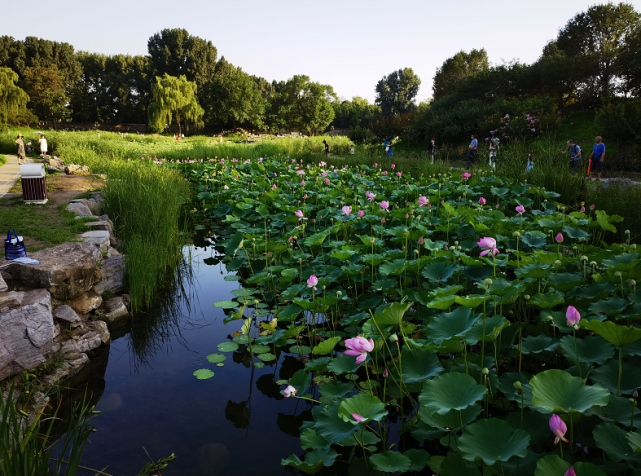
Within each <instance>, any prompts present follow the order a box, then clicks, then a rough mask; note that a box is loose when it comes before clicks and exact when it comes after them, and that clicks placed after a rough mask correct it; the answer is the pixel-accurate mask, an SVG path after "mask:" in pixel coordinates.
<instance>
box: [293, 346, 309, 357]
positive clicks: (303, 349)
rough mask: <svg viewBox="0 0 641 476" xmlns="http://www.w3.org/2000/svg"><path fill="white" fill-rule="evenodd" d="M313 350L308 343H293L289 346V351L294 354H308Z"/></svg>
mask: <svg viewBox="0 0 641 476" xmlns="http://www.w3.org/2000/svg"><path fill="white" fill-rule="evenodd" d="M311 351H312V348H311V347H310V346H308V345H293V346H291V347H290V348H289V352H291V353H292V354H300V355H307V354H309V353H310V352H311Z"/></svg>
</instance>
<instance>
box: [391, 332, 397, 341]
mask: <svg viewBox="0 0 641 476" xmlns="http://www.w3.org/2000/svg"><path fill="white" fill-rule="evenodd" d="M389 340H390V341H391V342H398V336H397V335H396V334H392V335H391V336H389Z"/></svg>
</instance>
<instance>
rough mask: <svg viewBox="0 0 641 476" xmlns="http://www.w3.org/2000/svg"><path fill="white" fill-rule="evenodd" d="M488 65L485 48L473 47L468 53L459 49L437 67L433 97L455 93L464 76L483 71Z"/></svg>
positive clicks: (438, 97)
mask: <svg viewBox="0 0 641 476" xmlns="http://www.w3.org/2000/svg"><path fill="white" fill-rule="evenodd" d="M488 67H489V61H488V59H487V52H486V51H485V49H480V50H476V49H474V50H472V51H470V52H469V53H466V52H465V51H462V50H461V51H459V52H458V53H456V54H455V55H454V56H452V57H451V58H448V59H446V60H445V61H444V62H443V64H442V65H441V67H440V68H437V70H436V74H435V75H434V85H433V87H432V90H433V92H434V99H435V100H438V99H441V98H443V97H445V96H448V95H450V94H453V93H455V92H456V90H457V88H458V87H459V86H460V85H461V84H462V83H463V81H464V80H465V78H467V77H469V76H473V75H475V74H477V73H480V72H481V71H485V70H486V69H488Z"/></svg>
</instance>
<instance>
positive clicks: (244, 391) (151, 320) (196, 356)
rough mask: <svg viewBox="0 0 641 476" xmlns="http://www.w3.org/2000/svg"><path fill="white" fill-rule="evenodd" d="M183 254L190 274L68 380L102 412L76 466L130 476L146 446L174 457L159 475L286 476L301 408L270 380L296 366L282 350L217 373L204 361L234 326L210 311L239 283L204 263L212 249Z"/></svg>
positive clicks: (236, 359) (234, 359) (235, 361)
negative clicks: (201, 375)
mask: <svg viewBox="0 0 641 476" xmlns="http://www.w3.org/2000/svg"><path fill="white" fill-rule="evenodd" d="M186 253H187V254H188V255H189V254H190V255H191V260H192V267H191V269H192V272H193V276H192V277H191V278H189V279H182V281H181V282H182V285H181V284H180V283H176V285H175V286H173V287H172V291H171V292H168V293H167V295H168V296H167V297H166V298H165V300H163V301H159V303H158V304H157V305H156V306H154V309H151V310H150V311H149V312H148V314H147V315H142V314H138V315H137V316H136V318H135V321H134V322H133V323H132V324H131V326H130V327H128V328H125V329H122V330H120V331H116V332H114V333H113V335H112V339H113V341H112V343H111V346H110V347H109V349H105V350H104V351H103V352H102V353H99V354H98V355H97V356H95V358H94V360H93V361H92V364H91V366H88V367H87V368H85V370H84V371H83V372H82V373H81V374H80V375H78V376H77V377H76V378H75V379H74V380H73V381H71V382H68V385H71V386H73V387H74V388H75V392H74V394H75V398H78V396H79V395H81V394H82V392H84V389H85V388H87V389H88V391H89V392H90V393H91V395H92V398H93V399H94V400H97V404H96V409H97V410H101V411H102V412H103V413H102V414H101V415H100V416H99V417H98V418H97V419H96V421H95V425H96V428H97V430H98V432H97V433H95V434H94V435H93V436H92V437H91V442H90V444H89V445H88V446H87V449H86V451H85V455H84V458H83V465H86V466H89V467H91V468H96V469H101V470H102V469H103V468H105V467H107V469H106V470H105V472H107V473H109V474H112V475H114V476H121V475H122V476H124V475H127V476H129V475H135V474H137V473H138V471H139V469H140V468H141V467H142V466H143V465H144V464H145V463H146V462H148V461H149V458H148V456H147V454H146V453H145V450H144V449H143V447H144V448H145V449H146V450H147V451H148V452H149V454H150V455H151V457H152V458H153V459H154V460H157V459H158V458H160V457H164V456H169V455H170V454H171V453H175V454H176V456H177V457H178V459H177V460H175V461H174V462H173V463H172V464H171V465H170V466H169V468H167V469H166V470H164V471H163V475H172V474H176V475H178V474H181V475H203V476H207V475H211V476H214V475H219V476H227V475H229V476H231V475H234V476H237V475H238V473H239V472H242V473H244V474H260V475H261V476H262V475H264V476H267V475H271V474H281V475H282V474H284V473H285V472H288V471H287V470H286V469H284V468H283V467H282V466H281V465H280V460H281V458H285V457H287V456H289V455H290V454H291V453H296V454H298V455H302V453H303V451H302V450H301V449H300V441H299V438H298V434H299V427H300V425H301V423H302V421H303V418H304V417H305V416H306V415H307V410H308V407H307V406H306V404H305V402H304V401H301V400H295V399H285V398H283V397H282V396H281V395H280V393H279V391H280V389H281V388H284V387H282V386H278V385H277V384H276V383H275V382H276V380H280V379H287V378H289V377H291V375H292V374H293V373H294V372H295V371H296V370H298V369H299V368H301V367H302V363H301V362H299V361H298V360H296V359H295V358H294V357H293V356H291V355H287V354H280V355H278V359H277V360H276V361H275V362H270V363H269V364H271V365H267V364H266V365H265V367H264V368H262V369H259V370H252V368H251V366H250V365H249V360H248V356H247V355H243V354H242V353H241V352H236V353H234V354H231V353H227V354H225V355H227V360H226V362H225V365H224V366H223V367H216V365H215V364H210V363H209V362H207V361H206V359H205V357H206V356H207V355H208V354H211V353H215V352H218V351H217V349H216V346H217V344H218V343H220V342H223V341H226V340H228V338H227V336H228V335H229V334H231V333H233V332H235V331H237V330H239V329H240V323H239V321H236V322H232V323H230V324H229V325H228V326H225V325H224V324H223V318H224V313H223V310H222V309H217V308H214V307H213V306H212V304H213V303H214V302H216V301H219V300H225V299H232V298H233V296H232V295H231V294H230V292H231V291H232V290H234V289H237V288H238V287H239V284H238V283H237V282H227V281H224V280H223V278H224V276H225V275H226V272H225V271H224V266H222V267H221V265H220V264H210V265H208V264H205V259H207V258H210V257H211V255H212V253H213V251H212V250H211V249H205V250H203V248H195V247H190V248H188V249H186ZM207 262H208V263H213V262H215V260H214V259H211V258H210V259H207ZM221 270H222V271H223V274H221ZM119 334H120V335H119ZM200 368H208V369H210V370H212V371H213V372H215V374H216V375H215V376H214V377H213V378H211V379H209V380H204V381H200V380H197V379H196V378H195V377H193V375H192V373H193V372H194V371H195V370H198V369H200ZM80 398H81V397H80ZM69 399H70V398H68V400H69ZM79 474H85V475H89V474H94V473H90V472H84V473H82V472H81V473H79Z"/></svg>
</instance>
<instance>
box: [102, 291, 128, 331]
mask: <svg viewBox="0 0 641 476" xmlns="http://www.w3.org/2000/svg"><path fill="white" fill-rule="evenodd" d="M101 310H102V315H100V319H102V320H103V321H105V322H107V323H108V324H115V323H116V322H117V321H119V320H120V319H122V318H124V317H126V316H128V315H129V311H128V310H127V306H126V304H125V300H124V299H123V298H122V296H116V297H113V298H111V299H107V301H105V303H104V304H103V306H102V308H101Z"/></svg>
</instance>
